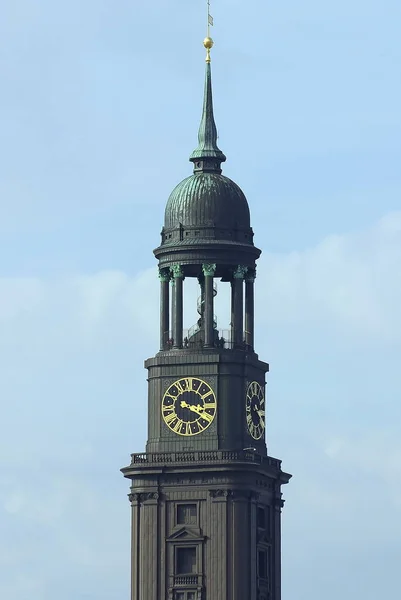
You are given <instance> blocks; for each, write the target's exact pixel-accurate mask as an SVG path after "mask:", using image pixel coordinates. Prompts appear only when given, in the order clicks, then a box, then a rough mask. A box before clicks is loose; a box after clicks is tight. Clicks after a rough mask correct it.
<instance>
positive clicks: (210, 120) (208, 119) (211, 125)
mask: <svg viewBox="0 0 401 600" xmlns="http://www.w3.org/2000/svg"><path fill="white" fill-rule="evenodd" d="M211 25H213V17H212V16H211V14H210V0H208V3H207V37H206V38H205V39H204V40H203V45H204V46H205V48H206V75H205V91H204V97H203V111H202V119H201V123H200V127H199V132H198V142H199V144H198V147H197V148H196V150H194V151H193V152H192V154H191V156H190V159H189V160H190V161H191V162H193V163H194V165H195V167H194V172H195V173H197V172H214V173H221V163H222V162H224V161H225V160H226V157H225V155H224V154H223V152H222V151H221V150H220V149H219V147H218V146H217V127H216V123H215V120H214V114H213V93H212V71H211V66H210V62H211V58H210V51H211V49H212V48H213V44H214V42H213V40H212V38H211V37H210V26H211Z"/></svg>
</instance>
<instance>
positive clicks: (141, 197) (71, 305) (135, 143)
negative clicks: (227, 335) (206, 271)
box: [0, 0, 401, 600]
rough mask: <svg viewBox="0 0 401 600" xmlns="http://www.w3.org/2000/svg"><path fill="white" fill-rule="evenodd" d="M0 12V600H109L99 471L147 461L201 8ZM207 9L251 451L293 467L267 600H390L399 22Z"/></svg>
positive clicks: (231, 2)
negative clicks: (263, 397)
mask: <svg viewBox="0 0 401 600" xmlns="http://www.w3.org/2000/svg"><path fill="white" fill-rule="evenodd" d="M1 13H2V17H1V20H0V79H1V82H2V92H1V95H0V130H1V139H2V143H1V144H0V217H1V218H0V365H1V366H0V402H1V405H2V420H1V425H2V434H1V436H0V530H1V535H0V597H1V598H4V599H6V600H26V598H28V597H29V598H30V599H31V600H50V599H52V600H53V598H54V597H55V596H57V598H58V599H59V600H71V598H74V599H75V600H92V599H93V600H95V599H96V600H106V599H107V600H108V599H109V598H113V599H118V600H120V599H121V600H122V599H123V598H128V597H129V570H130V565H129V527H130V524H129V505H128V501H127V500H126V498H125V495H126V493H127V492H128V486H127V483H126V482H125V481H124V480H123V479H122V477H121V475H120V473H119V468H120V467H121V466H124V465H125V464H127V462H128V459H129V453H130V452H133V451H141V450H142V449H143V448H144V444H145V437H146V380H145V378H146V373H145V371H144V369H143V360H144V359H145V358H146V357H148V356H151V355H152V354H154V353H155V351H156V350H157V334H158V323H157V315H158V295H157V294H158V282H157V277H156V271H155V261H154V258H153V255H152V249H153V248H154V247H155V246H156V245H157V244H158V242H159V233H160V228H161V225H162V220H163V210H164V205H165V202H166V200H167V198H168V195H169V193H170V191H171V190H172V189H173V187H174V186H175V184H176V183H178V182H179V181H180V180H181V179H183V178H184V177H186V176H187V175H188V174H190V172H191V165H190V163H189V162H188V157H189V154H190V153H191V152H192V150H193V149H194V148H195V146H196V143H197V142H196V135H197V128H198V124H199V118H200V111H201V102H202V90H203V69H204V52H203V48H202V46H201V41H202V38H203V36H204V23H205V3H204V2H203V1H202V0H192V1H191V2H188V1H184V0H169V1H168V2H167V1H161V0H159V1H153V2H133V1H132V0H131V2H128V1H127V0H119V2H111V1H110V0H97V1H96V2H94V1H93V0H85V1H84V2H82V0H81V2H78V1H77V0H69V2H65V1H64V0H59V1H58V2H50V1H49V0H36V1H33V0H13V1H12V2H11V1H9V0H4V1H3V2H2V3H1ZM212 14H213V16H214V20H215V27H214V30H213V36H214V38H215V42H216V44H215V48H214V50H213V80H214V96H215V113H216V120H217V125H218V128H219V135H220V137H219V145H220V147H221V149H222V150H223V151H224V152H225V154H226V155H227V157H228V160H227V163H226V164H225V166H224V173H225V174H227V175H228V176H229V177H231V178H232V179H234V180H235V181H236V182H237V183H238V184H239V185H240V186H241V187H242V188H243V190H244V191H245V193H246V195H247V197H248V200H249V203H250V206H251V214H252V221H253V226H254V230H255V240H256V242H257V245H258V246H259V247H262V248H263V251H264V252H263V255H262V259H261V261H260V267H259V271H258V279H257V288H256V292H257V318H258V333H257V350H258V352H259V354H260V355H261V357H262V358H263V359H265V360H267V361H269V362H270V364H271V373H270V376H269V387H268V394H269V395H268V398H269V422H268V436H269V448H270V452H271V454H272V455H274V456H278V457H280V458H282V459H283V461H284V468H285V469H287V470H289V471H290V472H292V473H293V474H294V477H293V479H292V481H291V483H290V485H289V486H288V487H287V488H286V489H285V497H286V500H287V502H286V505H285V510H284V513H283V600H287V599H288V600H289V599H290V598H295V599H297V600H304V599H305V600H306V599H308V600H320V599H321V598H322V597H324V598H325V600H337V598H338V597H339V596H341V598H342V600H354V599H355V598H364V600H376V599H377V598H378V597H383V596H386V597H390V598H392V597H395V594H396V590H397V589H398V587H399V582H398V570H399V557H400V555H401V542H400V540H401V483H400V482H401V442H400V439H401V436H400V425H399V424H400V418H401V409H400V400H401V375H400V371H399V365H400V362H401V312H400V306H401V279H400V274H399V273H400V266H401V173H400V167H399V165H400V163H401V143H400V139H401V112H400V109H399V107H400V105H401V83H400V77H399V64H400V62H401V45H400V42H399V23H400V18H401V5H400V3H399V2H396V0H383V1H382V2H381V3H378V2H373V1H370V0H365V1H364V2H362V1H359V0H353V1H352V2H349V1H348V2H346V1H345V0H338V1H337V2H335V3H330V4H328V3H323V2H317V1H316V0H305V1H304V2H303V3H299V2H295V1H294V0H288V1H287V2H285V3H277V2H276V3H273V2H265V1H262V0H250V1H249V2H247V3H246V4H244V3H242V2H239V1H238V0H215V1H214V2H213V6H212ZM191 294H192V292H190V293H189V294H188V295H187V302H188V303H189V304H190V300H191V298H192V296H191ZM190 308H191V305H190V306H189V308H188V311H187V314H188V323H187V325H188V326H191V325H192V324H193V323H192V321H191V320H190V319H191V317H190V314H189V313H190ZM222 318H223V320H224V315H223V317H222ZM222 326H224V323H222Z"/></svg>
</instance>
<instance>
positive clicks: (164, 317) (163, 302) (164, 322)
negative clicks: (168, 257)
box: [159, 269, 170, 350]
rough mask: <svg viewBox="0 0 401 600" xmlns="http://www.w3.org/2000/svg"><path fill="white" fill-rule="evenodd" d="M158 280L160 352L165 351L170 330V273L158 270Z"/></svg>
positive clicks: (166, 270) (165, 270)
mask: <svg viewBox="0 0 401 600" xmlns="http://www.w3.org/2000/svg"><path fill="white" fill-rule="evenodd" d="M159 279H160V350H166V348H167V340H168V338H169V330H170V293H169V287H168V284H169V281H170V271H169V270H168V269H159Z"/></svg>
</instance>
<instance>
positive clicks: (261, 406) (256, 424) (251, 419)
mask: <svg viewBox="0 0 401 600" xmlns="http://www.w3.org/2000/svg"><path fill="white" fill-rule="evenodd" d="M245 410H246V424H247V426H248V431H249V433H250V434H251V436H252V437H253V439H254V440H260V439H261V438H262V437H263V434H264V432H265V393H264V390H263V388H262V386H261V385H260V383H258V382H257V381H252V383H250V384H249V385H248V389H247V391H246V407H245Z"/></svg>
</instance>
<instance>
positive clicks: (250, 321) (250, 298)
mask: <svg viewBox="0 0 401 600" xmlns="http://www.w3.org/2000/svg"><path fill="white" fill-rule="evenodd" d="M255 277H256V271H255V269H252V270H249V271H248V272H247V274H246V275H245V344H246V347H247V350H253V349H254V344H255V306H254V304H255V301H254V283H255Z"/></svg>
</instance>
